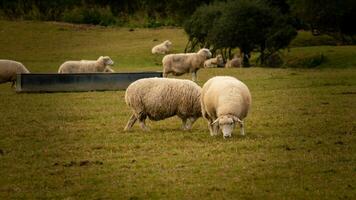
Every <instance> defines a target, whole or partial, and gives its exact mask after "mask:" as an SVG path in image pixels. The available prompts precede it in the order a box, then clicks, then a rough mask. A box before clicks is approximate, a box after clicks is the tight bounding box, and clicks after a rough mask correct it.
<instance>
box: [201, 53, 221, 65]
mask: <svg viewBox="0 0 356 200" xmlns="http://www.w3.org/2000/svg"><path fill="white" fill-rule="evenodd" d="M223 66H224V60H223V57H222V55H221V54H219V55H217V56H216V57H215V58H210V59H208V60H206V61H205V62H204V67H205V68H210V67H223Z"/></svg>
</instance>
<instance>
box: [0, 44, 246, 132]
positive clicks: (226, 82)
mask: <svg viewBox="0 0 356 200" xmlns="http://www.w3.org/2000/svg"><path fill="white" fill-rule="evenodd" d="M171 45H172V43H171V42H170V41H169V40H166V41H164V42H163V43H161V44H159V45H156V46H155V47H153V48H152V53H153V54H167V53H169V52H170V48H171ZM211 56H212V54H211V52H210V51H209V49H205V48H203V49H200V50H199V51H198V52H197V53H179V54H168V55H165V56H164V57H163V59H162V65H163V78H144V79H140V80H137V81H135V82H133V83H131V84H130V85H129V87H128V88H127V89H126V93H125V101H126V104H127V105H128V106H129V107H130V108H131V109H132V115H131V117H130V119H129V121H128V122H127V125H126V127H125V129H124V130H130V129H131V128H132V126H133V125H134V123H135V122H136V121H137V120H138V123H139V125H140V127H141V128H142V129H143V130H149V128H148V127H147V126H146V124H145V120H146V118H147V117H148V118H149V119H150V120H155V121H157V120H163V119H166V118H169V117H172V116H178V117H179V118H180V119H181V120H182V123H183V124H182V129H183V130H190V129H191V127H192V125H193V123H194V122H195V121H196V120H197V119H198V118H199V117H201V116H202V117H204V118H205V119H206V120H207V121H208V126H209V130H210V134H211V135H212V136H214V135H218V133H219V131H220V130H221V132H222V133H223V136H224V138H227V137H231V133H232V131H233V129H234V127H235V125H236V124H238V125H239V126H240V131H241V135H244V134H245V133H244V123H243V119H244V118H245V117H246V116H247V113H248V111H249V109H250V106H251V94H250V91H249V89H248V88H247V86H246V85H245V84H244V83H242V82H241V81H239V80H238V79H236V78H234V77H230V76H216V77H213V78H211V79H210V80H208V81H207V82H206V83H205V84H204V85H203V87H202V88H201V87H200V86H198V85H197V84H196V83H195V81H196V79H197V75H196V73H197V71H198V70H199V69H200V68H202V67H206V68H208V67H218V66H223V64H224V63H223V59H222V56H221V55H217V56H216V57H215V58H210V57H211ZM234 59H235V60H234ZM234 59H232V60H230V61H228V62H227V64H226V66H225V67H239V66H240V63H241V62H239V61H238V60H237V59H239V58H234ZM236 63H238V64H236ZM113 64H114V62H113V61H112V60H111V59H110V57H108V56H101V57H99V58H98V59H97V60H81V61H66V62H64V63H63V64H62V65H61V66H60V67H59V69H58V73H90V72H114V70H113V69H112V68H111V67H110V66H112V65H113ZM237 65H238V66H237ZM18 73H30V72H29V70H28V69H26V67H25V66H24V65H23V64H22V63H20V62H17V61H13V60H0V83H5V82H12V87H13V86H14V84H15V81H16V77H17V74H18ZM185 73H191V74H192V80H193V81H190V80H181V79H174V78H167V76H168V74H173V75H175V76H179V75H182V74H185Z"/></svg>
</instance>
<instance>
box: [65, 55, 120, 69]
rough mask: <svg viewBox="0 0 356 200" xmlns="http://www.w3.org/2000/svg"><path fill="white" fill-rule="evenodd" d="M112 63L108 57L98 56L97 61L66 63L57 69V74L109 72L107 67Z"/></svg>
mask: <svg viewBox="0 0 356 200" xmlns="http://www.w3.org/2000/svg"><path fill="white" fill-rule="evenodd" d="M113 64H114V61H112V60H111V58H110V57H109V56H100V57H99V58H98V60H80V61H66V62H64V63H63V64H62V65H61V66H60V67H59V69H58V73H93V72H111V71H113V70H112V69H111V68H110V67H109V68H108V65H113Z"/></svg>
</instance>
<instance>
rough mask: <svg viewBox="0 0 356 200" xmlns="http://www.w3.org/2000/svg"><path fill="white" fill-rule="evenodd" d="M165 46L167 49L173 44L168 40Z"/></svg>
mask: <svg viewBox="0 0 356 200" xmlns="http://www.w3.org/2000/svg"><path fill="white" fill-rule="evenodd" d="M164 44H165V45H166V46H167V47H170V46H171V45H172V42H171V41H169V40H166V41H164Z"/></svg>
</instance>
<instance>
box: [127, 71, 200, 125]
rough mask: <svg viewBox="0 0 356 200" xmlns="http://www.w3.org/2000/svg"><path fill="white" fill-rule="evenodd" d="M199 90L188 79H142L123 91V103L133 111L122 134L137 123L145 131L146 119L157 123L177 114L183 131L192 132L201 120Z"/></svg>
mask: <svg viewBox="0 0 356 200" xmlns="http://www.w3.org/2000/svg"><path fill="white" fill-rule="evenodd" d="M200 93H201V87H199V86H198V85H197V84H196V83H194V82H192V81H190V80H180V79H173V78H143V79H139V80H137V81H135V82H133V83H132V84H130V85H129V87H128V88H127V89H126V93H125V101H126V104H127V105H128V106H129V107H130V108H131V109H132V112H133V114H132V115H131V117H130V119H129V121H128V122H127V125H126V127H125V129H124V130H125V131H127V130H130V129H131V127H132V126H133V125H134V123H135V122H136V121H137V120H138V121H139V125H140V127H141V128H142V129H143V130H145V131H148V130H149V128H148V127H147V126H146V125H145V120H146V118H147V117H148V118H149V119H150V120H154V121H159V120H163V119H166V118H168V117H172V116H175V115H177V116H178V117H179V118H180V119H182V122H183V124H182V129H183V130H189V129H191V127H192V125H193V123H194V122H195V121H196V120H197V119H198V118H199V117H201V108H200Z"/></svg>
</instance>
